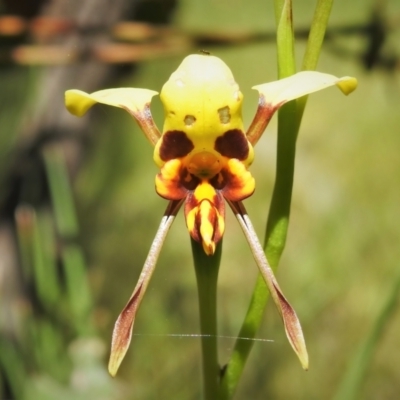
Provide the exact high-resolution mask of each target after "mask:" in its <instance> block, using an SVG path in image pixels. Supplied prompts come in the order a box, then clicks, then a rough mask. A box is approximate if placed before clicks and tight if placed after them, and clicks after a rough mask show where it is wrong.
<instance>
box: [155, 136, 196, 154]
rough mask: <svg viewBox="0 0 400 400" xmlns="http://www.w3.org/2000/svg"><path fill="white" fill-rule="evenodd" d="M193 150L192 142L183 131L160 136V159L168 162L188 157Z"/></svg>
mask: <svg viewBox="0 0 400 400" xmlns="http://www.w3.org/2000/svg"><path fill="white" fill-rule="evenodd" d="M193 149H194V145H193V143H192V141H191V140H190V139H189V138H188V137H187V136H186V133H185V132H183V131H168V132H165V133H164V134H163V135H162V143H161V146H160V158H161V159H162V160H163V161H169V160H172V159H174V158H180V157H184V156H186V155H188V154H189V153H190V152H191V151H192V150H193Z"/></svg>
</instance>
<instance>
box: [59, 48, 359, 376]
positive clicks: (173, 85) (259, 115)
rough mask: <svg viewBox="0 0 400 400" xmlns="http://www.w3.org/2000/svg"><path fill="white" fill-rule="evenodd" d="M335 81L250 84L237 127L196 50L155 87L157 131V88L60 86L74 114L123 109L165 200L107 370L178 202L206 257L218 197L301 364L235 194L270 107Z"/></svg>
mask: <svg viewBox="0 0 400 400" xmlns="http://www.w3.org/2000/svg"><path fill="white" fill-rule="evenodd" d="M333 85H336V86H338V87H339V89H340V90H341V91H342V92H344V93H345V94H349V93H351V92H352V91H353V90H354V89H355V88H356V86H357V81H356V80H355V79H354V78H351V77H343V78H337V77H335V76H333V75H328V74H323V73H319V72H312V71H304V72H300V73H297V74H295V75H293V76H290V77H288V78H285V79H282V80H278V81H275V82H271V83H265V84H262V85H257V86H254V89H256V90H258V92H259V104H258V109H257V112H256V114H255V117H254V119H253V121H252V123H251V125H250V127H249V129H248V130H247V132H245V131H244V127H243V121H242V115H241V107H242V100H243V95H242V93H241V92H240V90H239V86H238V84H237V83H236V82H235V80H234V77H233V75H232V72H231V70H230V69H229V67H228V66H227V65H226V64H225V63H224V62H223V61H222V60H221V59H219V58H217V57H214V56H210V55H206V54H202V55H190V56H188V57H186V58H185V59H184V60H183V61H182V63H181V65H180V66H179V67H178V69H177V70H176V71H175V72H174V73H173V74H172V75H171V77H170V78H169V80H168V81H167V82H166V83H165V84H164V86H163V88H162V90H161V95H160V96H161V101H162V103H163V105H164V109H165V122H164V128H163V132H162V134H161V133H160V132H159V130H158V128H157V126H156V125H155V123H154V121H153V118H152V115H151V112H150V102H151V99H152V97H153V96H154V95H156V94H157V92H154V91H152V90H147V89H134V88H120V89H107V90H101V91H98V92H95V93H92V94H87V93H85V92H82V91H80V90H68V91H67V92H66V94H65V103H66V107H67V109H68V110H69V111H70V112H71V113H72V114H74V115H76V116H82V115H84V114H85V113H86V111H87V110H88V109H89V108H91V107H92V106H93V105H94V104H96V103H102V104H107V105H111V106H114V107H119V108H123V109H125V110H126V111H128V112H129V113H130V114H131V115H132V116H133V118H134V119H135V120H136V122H137V123H138V124H139V126H140V127H141V129H142V131H143V132H144V134H145V135H146V137H147V138H148V139H149V141H150V142H151V143H152V144H153V145H154V146H155V148H154V161H155V163H156V164H157V165H158V166H159V167H160V172H159V174H158V175H157V176H156V191H157V193H158V194H159V195H160V196H162V197H164V198H165V199H167V200H169V204H168V207H167V209H166V211H165V214H164V216H163V218H162V220H161V224H160V226H159V228H158V231H157V234H156V236H155V238H154V241H153V243H152V245H151V248H150V251H149V254H148V256H147V259H146V261H145V264H144V267H143V270H142V273H141V274H140V277H139V281H138V283H137V285H136V287H135V289H134V291H133V294H132V296H131V298H130V299H129V301H128V303H127V304H126V306H125V307H124V309H123V311H122V312H121V314H120V315H119V317H118V319H117V322H116V324H115V327H114V332H113V338H112V346H111V356H110V362H109V372H110V374H111V375H113V376H114V375H115V374H116V373H117V370H118V368H119V365H120V364H121V362H122V359H123V358H124V356H125V354H126V351H127V349H128V347H129V344H130V340H131V336H132V329H133V323H134V320H135V316H136V312H137V310H138V308H139V306H140V303H141V301H142V299H143V296H144V294H145V291H146V288H147V286H148V284H149V281H150V278H151V276H152V273H153V271H154V268H155V265H156V262H157V258H158V256H159V253H160V250H161V247H162V245H163V242H164V240H165V237H166V235H167V233H168V230H169V228H170V227H171V225H172V222H173V221H174V218H175V216H176V214H177V212H178V211H179V209H180V207H181V205H182V204H184V213H185V218H186V225H187V228H188V230H189V233H190V235H191V237H192V238H193V239H194V240H195V241H197V242H200V243H201V244H202V246H203V249H204V251H205V253H206V254H207V255H212V254H214V251H215V248H216V244H217V243H218V242H219V241H220V240H221V238H222V236H223V234H224V230H225V200H226V202H227V204H228V205H229V206H230V208H231V209H232V210H233V212H234V214H235V216H236V218H237V220H238V221H239V224H240V226H241V228H242V229H243V231H244V234H245V236H246V239H247V241H248V242H249V245H250V247H251V250H252V252H253V255H254V258H255V260H256V263H257V265H258V267H259V269H260V272H261V274H262V276H263V277H264V280H265V282H266V284H267V286H268V288H269V290H270V292H271V295H272V298H273V300H274V302H275V304H276V306H277V309H278V311H279V313H280V315H281V317H282V319H283V323H284V327H285V331H286V335H287V337H288V340H289V342H290V344H291V345H292V347H293V349H294V351H295V352H296V354H297V355H298V357H299V359H300V362H301V364H302V365H303V367H304V368H305V369H307V367H308V355H307V350H306V346H305V341H304V337H303V333H302V330H301V326H300V322H299V320H298V318H297V315H296V313H295V311H294V310H293V308H292V307H291V306H290V304H289V302H288V301H287V300H286V298H285V296H284V295H283V293H282V291H281V289H280V288H279V285H278V283H277V281H276V279H275V276H274V274H273V272H272V269H271V267H270V266H269V264H268V261H267V259H266V257H265V254H264V251H263V249H262V246H261V245H260V243H259V240H258V238H257V235H256V233H255V231H254V228H253V226H252V224H251V221H250V219H249V217H248V215H247V212H246V210H245V208H244V205H243V203H242V200H244V199H246V198H247V197H249V196H251V195H252V193H253V192H254V189H255V181H254V178H253V177H252V175H251V173H250V172H249V171H248V167H249V166H250V165H251V163H252V161H253V158H254V151H253V145H255V144H256V143H257V141H258V139H259V138H260V137H261V135H262V134H263V132H264V130H265V128H266V126H267V124H268V122H269V121H270V119H271V117H272V116H273V114H274V113H275V111H276V110H277V109H278V108H279V107H281V106H282V105H283V104H285V103H286V102H288V101H290V100H293V99H296V98H299V97H301V96H305V95H308V94H310V93H313V92H316V91H318V90H321V89H324V88H327V87H329V86H333Z"/></svg>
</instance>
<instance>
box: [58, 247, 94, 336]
mask: <svg viewBox="0 0 400 400" xmlns="http://www.w3.org/2000/svg"><path fill="white" fill-rule="evenodd" d="M62 260H63V268H64V273H65V278H66V284H67V294H68V300H69V304H70V307H71V312H72V316H73V318H74V320H73V321H71V323H72V324H74V325H75V327H76V329H77V331H79V332H80V333H81V334H84V333H91V329H92V326H91V322H90V319H89V317H90V311H91V309H92V296H91V293H90V289H89V285H88V282H87V273H86V263H85V259H84V257H83V254H82V251H81V249H80V247H79V246H77V245H68V246H66V247H65V248H64V250H63V252H62Z"/></svg>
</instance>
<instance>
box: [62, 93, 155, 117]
mask: <svg viewBox="0 0 400 400" xmlns="http://www.w3.org/2000/svg"><path fill="white" fill-rule="evenodd" d="M156 94H158V92H155V91H153V90H148V89H135V88H119V89H105V90H99V91H98V92H94V93H91V94H89V93H86V92H83V91H81V90H76V89H72V90H67V91H66V92H65V105H66V107H67V109H68V111H69V112H70V113H71V114H73V115H76V116H77V117H82V116H83V115H84V114H85V113H86V112H87V110H89V108H91V107H92V106H93V105H95V104H96V103H101V104H107V105H109V106H113V107H119V108H123V109H126V110H127V111H129V112H130V113H132V114H134V113H136V112H138V111H141V110H143V109H144V108H145V106H146V105H148V104H149V103H150V101H151V98H152V97H153V96H154V95H156Z"/></svg>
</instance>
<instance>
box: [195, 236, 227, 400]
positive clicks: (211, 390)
mask: <svg viewBox="0 0 400 400" xmlns="http://www.w3.org/2000/svg"><path fill="white" fill-rule="evenodd" d="M191 243H192V253H193V260H194V266H195V270H196V279H197V289H198V296H199V309H200V332H201V350H202V360H203V390H204V400H216V399H217V398H218V397H217V396H218V385H219V374H220V368H219V364H218V347H217V281H218V270H219V265H220V261H221V250H222V241H220V242H219V243H218V244H217V247H216V250H215V253H214V255H212V256H208V255H206V254H205V252H204V250H203V247H202V245H201V244H200V243H198V242H196V241H195V240H193V239H191Z"/></svg>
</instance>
